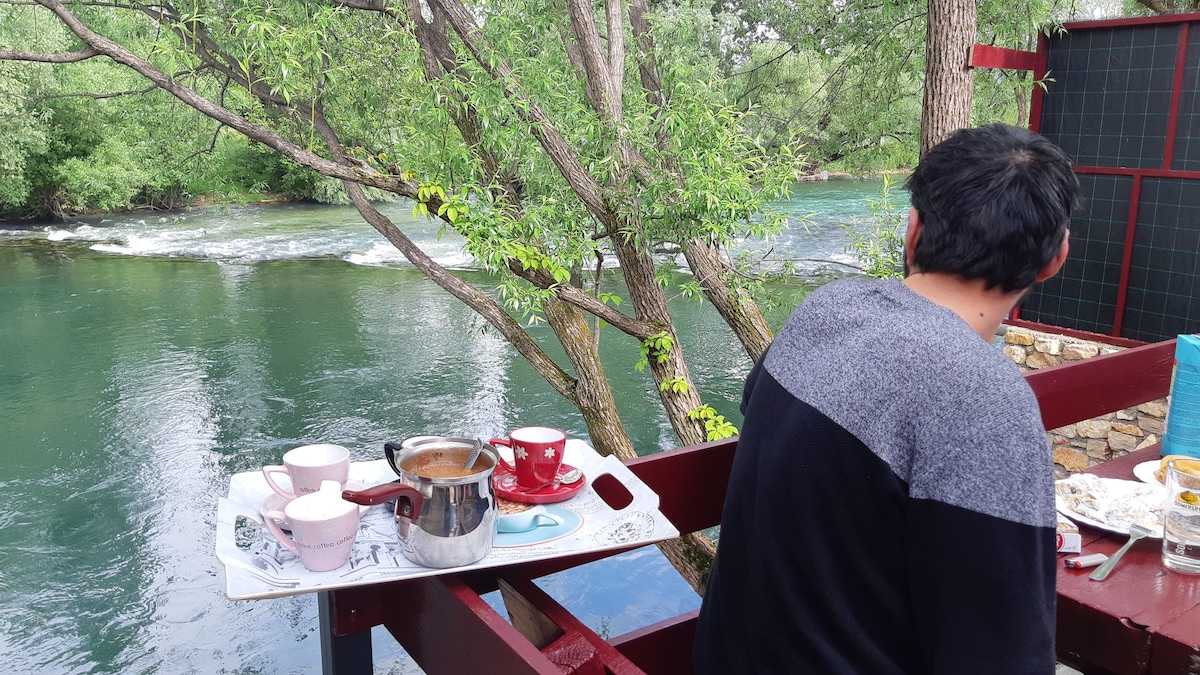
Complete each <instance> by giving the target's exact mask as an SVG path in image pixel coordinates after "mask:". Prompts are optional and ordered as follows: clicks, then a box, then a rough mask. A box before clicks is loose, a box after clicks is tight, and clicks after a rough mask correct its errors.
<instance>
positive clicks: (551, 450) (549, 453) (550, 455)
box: [546, 448, 554, 459]
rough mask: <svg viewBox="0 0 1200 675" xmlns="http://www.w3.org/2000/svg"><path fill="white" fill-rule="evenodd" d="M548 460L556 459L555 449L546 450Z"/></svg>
mask: <svg viewBox="0 0 1200 675" xmlns="http://www.w3.org/2000/svg"><path fill="white" fill-rule="evenodd" d="M546 459H554V448H546Z"/></svg>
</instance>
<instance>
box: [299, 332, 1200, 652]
mask: <svg viewBox="0 0 1200 675" xmlns="http://www.w3.org/2000/svg"><path fill="white" fill-rule="evenodd" d="M1173 357H1174V341H1173V340H1172V341H1169V342H1164V343H1158V344H1154V345H1146V346H1144V347H1138V348H1135V349H1130V350H1128V351H1124V352H1120V353H1117V354H1111V355H1105V356H1099V357H1096V358H1093V359H1088V360H1085V361H1079V362H1075V363H1072V364H1069V365H1061V366H1055V367H1053V368H1046V369H1043V370H1040V371H1033V372H1031V373H1029V374H1028V375H1027V376H1026V380H1027V381H1028V382H1029V384H1030V386H1031V387H1032V388H1033V390H1034V393H1035V394H1036V395H1037V397H1038V402H1039V404H1040V405H1041V409H1042V418H1043V421H1044V423H1045V425H1046V428H1048V429H1050V428H1057V427H1060V426H1063V425H1066V424H1071V423H1074V422H1078V421H1080V420H1085V419H1090V418H1092V417H1096V416H1099V415H1102V414H1104V413H1108V412H1111V411H1114V410H1121V409H1124V408H1129V407H1132V406H1135V405H1138V404H1140V403H1144V402H1146V401H1151V400H1155V399H1158V398H1161V397H1163V396H1165V395H1166V394H1167V391H1168V388H1169V386H1170V379H1171V365H1172V362H1173ZM998 404H1000V403H999V402H998ZM736 447H737V442H736V439H730V440H726V441H718V442H714V443H706V444H703V445H698V446H693V447H688V448H680V449H677V450H671V451H668V452H663V453H658V454H654V455H651V456H648V457H642V458H638V459H635V460H631V461H629V462H627V464H628V466H629V467H630V468H631V469H632V470H633V472H634V473H636V474H637V475H638V476H639V477H641V478H642V480H644V481H645V482H646V484H647V485H649V486H650V488H651V489H653V490H654V491H655V492H657V493H658V495H659V497H660V507H659V508H660V510H661V511H662V513H663V514H664V515H665V516H666V517H667V518H668V519H670V520H671V522H672V523H674V524H675V526H676V527H677V528H678V529H679V531H680V532H695V531H697V530H701V529H704V528H707V527H711V526H713V525H716V524H718V522H719V521H720V515H721V504H722V502H723V501H724V494H725V483H726V480H727V478H728V475H729V468H730V466H731V465H732V462H733V454H734V451H735V450H736ZM1154 456H1157V446H1155V447H1152V448H1149V449H1146V450H1143V451H1140V452H1139V453H1134V454H1132V455H1130V456H1128V457H1126V458H1122V459H1118V460H1114V461H1112V462H1109V463H1107V464H1104V465H1101V466H1100V467H1097V468H1096V469H1095V470H1094V472H1095V473H1097V474H1099V475H1102V476H1108V477H1121V478H1131V477H1132V473H1131V468H1132V466H1133V465H1134V464H1136V463H1137V462H1138V461H1144V460H1145V459H1146V458H1153V457H1154ZM1083 532H1084V534H1085V540H1084V545H1085V551H1086V552H1101V553H1112V552H1113V551H1114V550H1115V549H1116V548H1118V547H1119V546H1120V544H1121V543H1122V538H1121V537H1114V536H1109V535H1107V534H1105V533H1103V532H1100V531H1097V530H1091V529H1086V528H1085V529H1084V530H1083ZM1158 546H1159V542H1158V541H1143V542H1140V543H1138V544H1137V545H1135V546H1134V548H1133V549H1132V550H1130V552H1129V553H1128V554H1127V555H1126V557H1125V560H1124V561H1123V562H1122V563H1121V565H1120V566H1118V567H1117V569H1116V570H1115V571H1114V572H1113V574H1112V575H1111V576H1110V577H1109V578H1108V580H1106V581H1104V582H1094V581H1090V580H1088V578H1087V574H1088V573H1089V572H1087V571H1084V572H1074V571H1069V570H1066V569H1062V570H1060V572H1059V577H1058V594H1059V614H1058V655H1059V658H1060V660H1062V661H1063V662H1064V663H1067V664H1068V665H1071V666H1073V667H1075V668H1078V669H1080V670H1083V671H1084V672H1085V673H1155V674H1158V675H1164V674H1167V673H1198V674H1200V608H1198V606H1200V577H1197V578H1191V577H1188V576H1186V575H1180V574H1178V573H1175V572H1168V571H1167V570H1166V569H1164V568H1163V567H1162V565H1161V562H1160V557H1159V549H1158ZM614 553H615V552H608V553H598V554H589V555H578V556H573V557H570V558H561V559H555V560H548V561H539V562H534V563H526V564H519V565H513V566H511V567H504V568H493V569H487V570H478V571H475V572H471V573H458V574H455V573H448V574H445V575H441V576H436V577H426V578H421V579H414V580H409V581H397V582H391V583H381V584H378V585H373V586H368V587H355V588H349V589H343V590H337V591H328V592H324V593H320V594H318V597H319V601H318V602H319V607H320V613H321V645H322V659H323V667H324V670H325V672H327V673H334V672H336V673H370V672H372V660H371V634H370V632H369V630H368V629H369V628H371V627H372V626H377V625H381V624H382V625H384V626H386V627H387V629H388V631H389V632H390V633H391V634H392V635H393V636H394V637H395V638H396V639H397V641H399V642H400V644H401V645H403V647H404V648H405V650H406V651H407V652H408V653H409V655H411V656H412V657H413V658H414V659H415V660H416V661H417V663H419V664H420V665H421V666H422V668H423V669H424V670H425V671H426V672H428V673H430V674H431V675H437V674H439V673H455V674H457V673H467V672H485V673H505V674H509V673H513V674H516V673H596V674H597V675H602V674H604V673H614V674H620V673H651V674H655V673H662V674H675V673H688V672H691V670H692V667H691V666H692V664H691V645H692V635H693V633H694V630H695V620H696V614H697V612H694V611H693V612H689V613H687V614H684V615H681V616H678V617H675V618H672V619H668V620H666V621H662V622H660V623H657V624H654V625H651V626H647V627H645V628H642V629H640V630H637V631H634V632H632V633H628V634H625V635H620V636H616V637H612V638H609V639H607V640H606V639H604V638H602V637H600V636H599V635H597V634H596V633H595V632H594V631H592V630H590V629H589V628H588V627H587V626H585V625H583V624H582V623H580V621H579V620H578V619H577V618H576V617H574V616H573V615H572V614H571V613H570V612H569V611H567V610H566V609H565V608H563V607H562V606H561V605H559V604H558V603H557V602H555V601H554V600H553V599H552V598H550V597H549V596H548V595H546V594H545V593H544V592H542V591H541V590H540V589H539V588H538V587H537V586H536V585H535V584H534V583H533V579H536V578H537V577H540V576H544V575H546V574H550V573H552V572H556V571H559V570H564V569H568V568H571V567H575V566H577V565H580V564H583V563H585V562H591V561H593V560H597V559H600V558H603V557H606V556H609V555H613V554H614ZM498 588H499V589H501V591H502V592H503V593H504V597H505V603H506V607H507V608H508V611H509V613H510V614H513V615H519V616H521V617H522V620H521V621H518V622H514V623H520V624H522V626H523V631H524V632H522V631H519V630H518V629H517V628H515V627H514V625H513V624H512V623H510V622H509V621H508V620H507V619H506V618H505V617H502V616H500V615H499V614H498V613H497V612H496V611H495V610H493V609H492V607H491V605H489V604H488V603H486V602H485V601H484V600H483V599H482V598H481V597H480V594H483V593H488V592H491V591H494V590H496V589H498Z"/></svg>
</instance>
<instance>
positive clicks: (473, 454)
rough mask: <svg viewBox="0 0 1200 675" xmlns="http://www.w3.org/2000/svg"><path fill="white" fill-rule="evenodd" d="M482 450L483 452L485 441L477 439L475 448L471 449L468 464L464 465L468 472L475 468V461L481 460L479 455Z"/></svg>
mask: <svg viewBox="0 0 1200 675" xmlns="http://www.w3.org/2000/svg"><path fill="white" fill-rule="evenodd" d="M482 450H483V440H482V439H479V438H476V439H475V447H473V448H471V456H470V457H467V463H466V464H464V465H463V468H464V469H466V470H467V471H470V470H471V467H473V466H475V460H477V459H479V453H480V452H481V451H482Z"/></svg>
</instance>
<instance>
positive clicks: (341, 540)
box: [263, 480, 358, 572]
mask: <svg viewBox="0 0 1200 675" xmlns="http://www.w3.org/2000/svg"><path fill="white" fill-rule="evenodd" d="M263 520H264V521H266V523H267V529H268V530H270V531H271V534H273V535H275V538H276V539H278V540H279V543H280V544H283V546H284V547H286V548H287V549H288V550H290V551H291V552H292V553H295V554H296V555H298V556H300V562H301V563H302V564H303V565H304V567H305V568H306V569H308V570H311V571H313V572H328V571H329V570H335V569H337V568H339V567H341V566H342V565H345V564H346V561H347V560H349V559H350V552H351V551H352V550H353V549H354V537H355V535H357V534H358V504H353V503H351V502H348V501H346V500H344V499H342V486H341V484H340V483H338V482H337V481H332V480H328V481H325V482H324V483H322V484H321V489H320V490H318V491H317V492H311V493H309V494H305V495H300V496H299V497H296V498H295V499H293V500H292V501H290V502H288V503H287V505H285V506H284V507H283V510H282V511H265V512H263ZM280 521H282V522H283V523H284V524H285V525H287V526H288V527H289V528H291V530H292V534H291V536H290V537H289V536H288V535H287V534H285V533H284V532H283V528H281V527H280V526H279V522H280Z"/></svg>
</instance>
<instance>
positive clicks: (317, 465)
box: [262, 443, 350, 500]
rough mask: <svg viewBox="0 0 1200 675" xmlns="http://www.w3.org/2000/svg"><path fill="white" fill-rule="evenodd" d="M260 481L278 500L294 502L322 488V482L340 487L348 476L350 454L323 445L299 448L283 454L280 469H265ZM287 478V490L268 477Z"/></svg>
mask: <svg viewBox="0 0 1200 675" xmlns="http://www.w3.org/2000/svg"><path fill="white" fill-rule="evenodd" d="M262 472H263V477H264V478H266V479H267V485H270V486H271V489H272V490H274V491H275V492H276V493H277V494H278V495H279V496H280V497H283V498H284V499H289V500H290V499H295V498H296V497H299V496H300V495H306V494H311V493H313V492H316V491H317V490H319V489H320V488H321V482H322V481H327V480H335V481H337V482H339V483H341V484H342V485H343V486H344V485H345V484H346V478H347V477H349V475H350V451H349V450H347V449H346V448H343V447H342V446H340V445H330V444H328V443H322V444H319V445H302V446H300V447H298V448H293V449H291V450H288V451H287V452H285V453H283V466H264V467H263V469H262ZM277 473H281V474H286V475H287V477H288V478H289V479H290V480H291V483H292V488H291V489H290V490H289V489H287V488H284V487H282V486H280V485H279V483H276V482H275V479H274V478H272V477H271V474H277Z"/></svg>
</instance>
